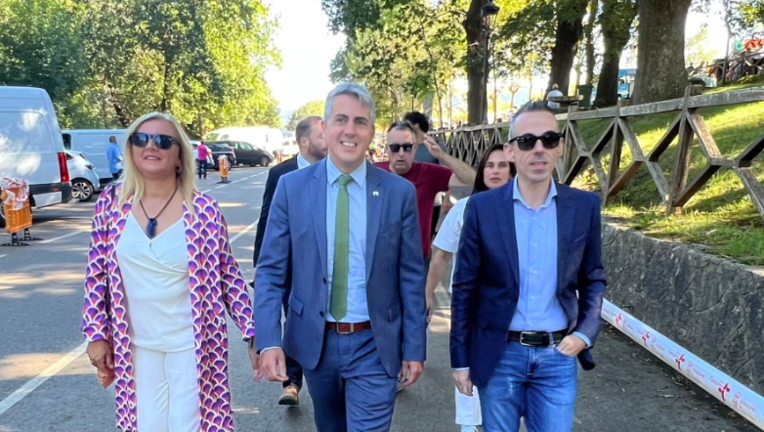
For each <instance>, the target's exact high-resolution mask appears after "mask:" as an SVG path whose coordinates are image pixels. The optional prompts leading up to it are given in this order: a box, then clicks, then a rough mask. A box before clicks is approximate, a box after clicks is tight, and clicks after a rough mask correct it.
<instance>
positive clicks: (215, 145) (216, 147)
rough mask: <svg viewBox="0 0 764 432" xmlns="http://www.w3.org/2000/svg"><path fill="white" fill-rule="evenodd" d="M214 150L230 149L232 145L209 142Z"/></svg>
mask: <svg viewBox="0 0 764 432" xmlns="http://www.w3.org/2000/svg"><path fill="white" fill-rule="evenodd" d="M208 146H209V147H210V149H212V151H228V150H231V146H229V145H228V144H212V143H211V144H208Z"/></svg>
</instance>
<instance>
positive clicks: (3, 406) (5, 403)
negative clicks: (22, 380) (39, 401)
mask: <svg viewBox="0 0 764 432" xmlns="http://www.w3.org/2000/svg"><path fill="white" fill-rule="evenodd" d="M87 347H88V343H87V342H83V343H82V345H80V346H78V347H77V348H75V349H74V350H72V351H71V352H70V353H69V354H67V355H65V356H63V357H62V358H61V359H59V360H58V361H57V362H55V363H53V364H52V365H50V366H49V367H48V368H47V369H45V370H44V371H42V373H40V375H37V376H36V377H34V378H32V379H31V380H30V381H27V383H26V384H24V385H23V386H21V388H20V389H18V390H16V391H15V392H13V393H11V395H10V396H8V397H7V398H5V399H3V400H2V401H0V416H2V415H3V414H4V413H5V412H6V411H8V410H9V409H11V407H13V406H14V405H16V404H17V403H18V402H19V401H20V400H21V399H24V398H25V397H26V396H28V395H29V394H30V393H32V392H33V391H34V390H35V389H36V388H37V387H40V386H41V385H42V384H43V383H44V382H45V381H47V380H48V379H49V378H50V377H52V376H54V375H56V374H57V373H59V372H61V370H62V369H64V368H65V367H67V366H68V365H69V363H71V362H73V361H74V360H76V359H77V357H79V356H81V355H82V354H83V353H84V352H85V350H86V349H87Z"/></svg>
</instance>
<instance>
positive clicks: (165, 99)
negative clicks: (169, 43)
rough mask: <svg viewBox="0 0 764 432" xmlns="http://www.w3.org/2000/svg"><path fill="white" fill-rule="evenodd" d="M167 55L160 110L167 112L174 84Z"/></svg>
mask: <svg viewBox="0 0 764 432" xmlns="http://www.w3.org/2000/svg"><path fill="white" fill-rule="evenodd" d="M168 62H169V59H167V56H165V63H164V82H163V83H162V103H161V104H160V107H159V111H160V112H163V113H166V112H167V111H169V109H170V100H169V99H170V91H171V90H170V88H171V86H172V83H171V81H172V71H171V70H170V69H171V67H170V63H168Z"/></svg>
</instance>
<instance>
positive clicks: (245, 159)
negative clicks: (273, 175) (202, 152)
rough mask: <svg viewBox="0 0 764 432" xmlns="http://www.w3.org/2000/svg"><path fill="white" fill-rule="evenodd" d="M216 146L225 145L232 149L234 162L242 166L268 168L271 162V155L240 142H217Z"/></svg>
mask: <svg viewBox="0 0 764 432" xmlns="http://www.w3.org/2000/svg"><path fill="white" fill-rule="evenodd" d="M216 144H227V145H228V146H229V147H231V148H232V149H233V152H234V154H235V155H236V161H237V162H238V163H240V164H242V165H249V166H255V165H260V166H268V165H270V164H271V162H273V154H272V153H269V152H267V151H265V150H264V149H262V148H260V147H258V146H256V145H252V144H249V143H246V142H242V141H217V142H216Z"/></svg>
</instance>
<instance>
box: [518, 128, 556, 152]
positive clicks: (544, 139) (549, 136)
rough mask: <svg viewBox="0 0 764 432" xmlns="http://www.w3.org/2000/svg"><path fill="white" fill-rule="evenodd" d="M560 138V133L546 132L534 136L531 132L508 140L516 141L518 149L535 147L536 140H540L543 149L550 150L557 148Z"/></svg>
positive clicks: (525, 149)
mask: <svg viewBox="0 0 764 432" xmlns="http://www.w3.org/2000/svg"><path fill="white" fill-rule="evenodd" d="M561 138H562V134H561V133H557V132H547V133H545V134H544V135H541V136H536V135H533V134H525V135H520V136H519V137H514V138H512V139H511V140H509V142H513V141H514V142H517V147H519V148H520V150H522V151H529V150H533V148H534V147H536V141H538V140H541V144H543V145H544V148H545V149H549V150H552V149H553V148H557V146H558V145H560V139H561Z"/></svg>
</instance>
